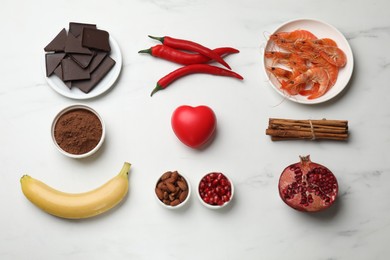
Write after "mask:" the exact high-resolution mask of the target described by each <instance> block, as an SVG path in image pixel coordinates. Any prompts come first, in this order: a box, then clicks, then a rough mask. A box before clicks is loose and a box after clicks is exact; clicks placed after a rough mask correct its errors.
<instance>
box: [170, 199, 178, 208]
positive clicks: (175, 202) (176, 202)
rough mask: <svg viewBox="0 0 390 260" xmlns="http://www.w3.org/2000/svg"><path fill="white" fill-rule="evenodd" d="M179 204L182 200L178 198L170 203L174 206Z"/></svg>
mask: <svg viewBox="0 0 390 260" xmlns="http://www.w3.org/2000/svg"><path fill="white" fill-rule="evenodd" d="M179 204H180V200H178V199H175V200H174V201H172V202H171V203H170V205H171V206H172V207H174V206H177V205H179Z"/></svg>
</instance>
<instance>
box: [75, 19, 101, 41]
mask: <svg viewBox="0 0 390 260" xmlns="http://www.w3.org/2000/svg"><path fill="white" fill-rule="evenodd" d="M84 27H88V28H94V29H96V24H89V23H74V22H70V23H69V33H71V34H73V36H74V37H76V38H77V37H79V35H81V34H82V33H83V28H84Z"/></svg>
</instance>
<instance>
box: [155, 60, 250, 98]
mask: <svg viewBox="0 0 390 260" xmlns="http://www.w3.org/2000/svg"><path fill="white" fill-rule="evenodd" d="M193 73H207V74H212V75H217V76H227V77H234V78H237V79H241V80H242V79H244V78H243V77H242V76H241V75H239V74H237V73H235V72H233V71H231V70H227V69H223V68H220V67H216V66H212V65H208V64H192V65H187V66H184V67H181V68H179V69H177V70H174V71H172V72H171V73H169V74H168V75H166V76H165V77H163V78H161V79H160V80H159V81H158V82H157V85H156V87H155V88H154V89H153V91H152V93H151V94H150V96H153V94H154V93H156V92H157V91H159V90H162V89H165V88H166V87H168V85H169V84H171V83H172V82H173V81H175V80H177V79H178V78H181V77H183V76H186V75H188V74H193Z"/></svg>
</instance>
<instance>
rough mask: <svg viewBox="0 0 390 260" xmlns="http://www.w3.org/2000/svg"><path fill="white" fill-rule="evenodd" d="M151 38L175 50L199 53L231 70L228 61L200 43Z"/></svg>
mask: <svg viewBox="0 0 390 260" xmlns="http://www.w3.org/2000/svg"><path fill="white" fill-rule="evenodd" d="M149 37H150V38H152V39H155V40H158V41H160V42H162V44H164V45H167V46H169V47H172V48H175V49H181V50H186V51H194V52H198V53H200V54H202V55H204V56H206V57H209V58H210V59H213V60H215V61H217V62H219V63H221V64H222V65H223V66H225V67H226V68H228V69H230V66H229V64H227V63H226V61H224V60H223V59H222V57H221V56H220V55H218V54H217V53H215V52H213V51H212V50H211V49H209V48H207V47H205V46H203V45H200V44H199V43H196V42H192V41H188V40H182V39H176V38H172V37H169V36H164V37H154V36H150V35H149Z"/></svg>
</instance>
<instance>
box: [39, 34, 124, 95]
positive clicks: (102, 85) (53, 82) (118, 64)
mask: <svg viewBox="0 0 390 260" xmlns="http://www.w3.org/2000/svg"><path fill="white" fill-rule="evenodd" d="M109 41H110V46H111V52H110V57H111V58H112V59H113V60H115V65H114V67H113V68H111V70H110V71H109V72H108V73H107V75H106V76H105V77H104V78H103V79H102V80H101V81H100V82H99V83H98V84H97V85H96V86H95V87H94V88H93V89H92V90H91V91H90V92H89V93H84V92H82V91H81V90H80V89H78V88H71V89H69V88H68V87H67V86H66V85H65V83H64V82H63V81H62V80H61V79H60V78H58V77H57V76H56V75H54V74H53V75H51V76H50V77H46V60H45V55H43V72H44V75H45V78H46V81H47V83H48V84H49V85H50V87H51V88H52V89H54V90H55V91H56V92H58V93H59V94H61V95H63V96H65V97H68V98H73V99H79V100H81V99H89V98H93V97H97V96H99V95H101V94H103V93H105V92H106V91H108V90H109V89H110V88H111V87H112V86H113V85H114V83H115V81H116V80H117V78H118V76H119V74H120V72H121V69H122V54H121V50H120V48H119V45H118V43H117V42H116V41H115V39H114V38H112V36H111V35H110V38H109Z"/></svg>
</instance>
